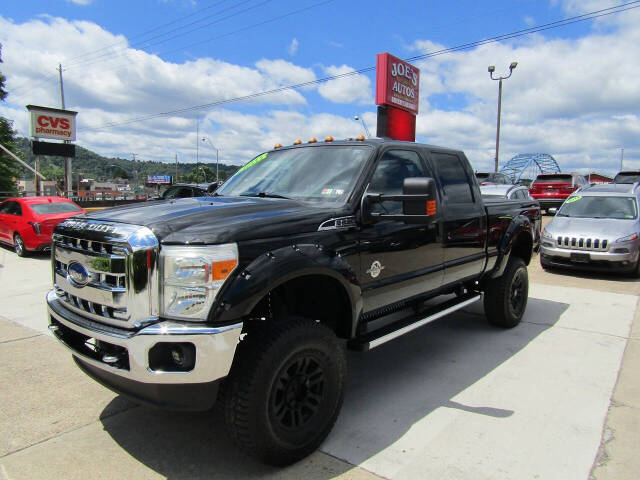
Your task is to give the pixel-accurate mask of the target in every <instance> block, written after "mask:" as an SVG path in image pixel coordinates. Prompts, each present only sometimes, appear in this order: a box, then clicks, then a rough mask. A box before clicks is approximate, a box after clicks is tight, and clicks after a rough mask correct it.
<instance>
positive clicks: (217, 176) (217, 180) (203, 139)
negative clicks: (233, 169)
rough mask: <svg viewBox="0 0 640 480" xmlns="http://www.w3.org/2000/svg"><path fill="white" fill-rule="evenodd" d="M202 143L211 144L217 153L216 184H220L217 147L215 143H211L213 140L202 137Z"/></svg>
mask: <svg viewBox="0 0 640 480" xmlns="http://www.w3.org/2000/svg"><path fill="white" fill-rule="evenodd" d="M202 141H203V142H209V145H211V148H213V149H214V150H215V151H216V182H219V181H220V176H219V175H218V149H217V148H216V147H215V145H214V144H213V143H211V140H209V137H202Z"/></svg>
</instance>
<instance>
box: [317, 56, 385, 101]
mask: <svg viewBox="0 0 640 480" xmlns="http://www.w3.org/2000/svg"><path fill="white" fill-rule="evenodd" d="M351 72H354V69H353V68H351V67H349V66H347V65H342V66H339V67H337V66H330V67H326V68H325V73H326V74H327V76H335V75H344V74H348V73H351ZM318 93H320V95H321V96H322V97H324V98H325V99H327V100H329V101H331V102H335V103H357V104H360V105H367V104H369V105H370V104H372V103H373V96H372V93H371V80H369V77H367V76H365V75H361V74H353V75H348V76H345V77H342V78H338V79H336V80H329V81H328V82H325V83H323V84H321V85H320V86H319V87H318Z"/></svg>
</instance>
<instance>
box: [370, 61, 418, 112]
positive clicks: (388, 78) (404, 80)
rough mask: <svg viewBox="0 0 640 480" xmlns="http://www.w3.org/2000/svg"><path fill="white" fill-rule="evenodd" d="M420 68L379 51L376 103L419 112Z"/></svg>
mask: <svg viewBox="0 0 640 480" xmlns="http://www.w3.org/2000/svg"><path fill="white" fill-rule="evenodd" d="M419 90H420V70H419V69H417V68H416V67H414V66H413V65H411V64H410V63H407V62H405V61H404V60H401V59H400V58H398V57H394V56H393V55H391V54H389V53H379V54H378V63H377V69H376V105H389V106H392V107H396V108H400V109H402V110H406V111H407V112H411V113H413V114H414V115H417V114H418V101H419V93H420V91H419Z"/></svg>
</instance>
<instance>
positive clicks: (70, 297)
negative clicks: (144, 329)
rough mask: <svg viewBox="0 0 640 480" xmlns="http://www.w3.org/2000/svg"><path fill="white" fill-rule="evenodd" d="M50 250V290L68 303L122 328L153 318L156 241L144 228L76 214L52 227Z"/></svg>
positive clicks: (80, 311)
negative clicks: (109, 222)
mask: <svg viewBox="0 0 640 480" xmlns="http://www.w3.org/2000/svg"><path fill="white" fill-rule="evenodd" d="M52 250H53V251H52V262H53V265H52V267H53V268H52V269H53V281H54V290H55V292H56V294H57V295H58V298H60V300H61V301H62V302H63V303H64V305H65V306H66V307H67V308H68V309H70V310H72V311H74V312H75V313H78V314H80V315H84V316H85V317H88V318H91V319H93V320H96V321H99V322H102V323H108V324H111V325H117V326H119V327H124V328H134V327H136V326H138V325H141V324H144V323H146V322H148V321H150V320H153V319H155V318H157V311H158V304H157V299H158V293H157V254H158V242H157V240H156V238H155V236H154V235H153V233H151V231H150V230H148V229H147V228H145V227H139V226H133V225H121V224H105V223H98V222H96V221H91V220H88V219H86V220H85V219H78V218H75V219H73V220H72V221H67V222H63V223H62V224H60V225H59V226H58V228H56V233H55V234H54V235H53V239H52ZM78 272H79V273H78Z"/></svg>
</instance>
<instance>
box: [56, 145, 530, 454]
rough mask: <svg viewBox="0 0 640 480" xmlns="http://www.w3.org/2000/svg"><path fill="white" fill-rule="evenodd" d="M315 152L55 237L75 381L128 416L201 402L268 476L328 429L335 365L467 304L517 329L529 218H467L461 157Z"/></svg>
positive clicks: (65, 339) (470, 197)
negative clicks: (127, 405)
mask: <svg viewBox="0 0 640 480" xmlns="http://www.w3.org/2000/svg"><path fill="white" fill-rule="evenodd" d="M331 140H332V139H331V138H330V137H328V138H327V139H326V141H325V142H310V143H306V144H298V145H293V146H289V147H284V148H282V147H281V148H277V149H275V150H273V151H270V152H267V153H264V154H262V155H259V156H258V157H256V158H254V159H253V160H252V161H250V162H249V163H247V164H246V165H245V166H244V167H242V168H241V169H240V170H238V172H237V173H236V174H235V175H234V176H233V177H232V178H231V179H230V180H228V181H227V182H226V183H225V184H224V185H223V186H222V187H221V188H220V189H219V190H218V191H217V192H216V193H215V194H214V197H202V198H189V199H176V200H169V201H157V202H150V203H148V204H145V205H144V206H137V205H130V206H123V207H118V208H112V209H109V210H104V211H101V212H94V213H91V214H88V215H86V216H83V217H74V218H73V219H69V220H67V221H66V222H64V223H62V224H60V225H59V226H58V227H57V229H56V231H55V235H54V238H53V242H52V263H53V268H52V270H53V282H54V288H53V290H52V291H51V292H50V293H49V294H48V296H47V303H48V312H49V321H50V329H51V330H52V331H53V333H54V335H55V336H56V338H57V339H58V340H60V341H61V342H62V343H63V344H64V345H66V346H67V347H68V348H69V349H70V350H71V352H72V354H73V358H74V360H75V361H76V363H77V364H78V366H79V367H80V368H81V369H82V370H83V371H85V372H86V373H87V374H88V375H90V376H91V377H93V378H94V379H95V380H97V381H98V382H100V383H102V384H103V385H105V386H107V387H109V388H111V389H113V390H114V391H116V392H119V393H121V394H123V395H126V396H128V397H130V398H133V399H134V400H136V401H138V402H141V403H147V404H152V405H155V406H159V407H164V408H170V409H192V410H207V409H209V408H211V407H212V406H213V404H214V403H215V402H216V400H217V401H218V402H219V405H220V406H221V409H222V411H223V412H224V413H223V415H224V418H225V423H226V425H227V429H228V431H229V434H230V436H231V438H232V439H233V440H234V441H235V442H236V443H237V444H238V445H239V446H240V447H241V448H243V449H244V450H245V451H247V452H249V453H250V454H252V455H254V456H256V457H258V458H259V459H261V460H262V461H265V462H268V463H271V464H276V465H284V464H288V463H291V462H294V461H296V460H298V459H300V458H302V457H303V456H305V455H307V454H309V453H310V452H312V451H313V450H314V449H316V448H317V447H318V445H320V443H321V442H322V441H323V439H324V438H325V437H326V436H327V434H328V433H329V431H330V430H331V428H332V426H333V424H334V423H335V421H336V418H337V417H338V413H339V411H340V408H341V404H342V399H343V394H344V385H345V378H346V372H347V366H346V356H345V355H346V353H345V350H346V348H351V349H354V350H360V351H365V350H368V349H371V348H375V347H377V346H378V345H380V344H382V343H384V342H387V341H389V340H392V339H394V338H396V337H398V336H399V335H402V334H405V333H408V332H411V331H412V330H413V329H415V328H417V327H420V326H422V325H424V324H426V323H428V322H430V321H432V320H435V319H437V318H440V317H442V316H444V315H447V314H448V313H451V312H453V311H455V310H458V309H460V308H463V307H465V306H467V305H469V304H471V303H473V302H476V301H478V300H480V299H481V298H482V297H483V294H484V306H485V312H486V316H487V318H488V320H489V322H491V323H492V324H494V325H496V326H498V327H504V328H510V327H514V326H515V325H517V324H518V323H519V322H520V319H521V318H522V315H523V313H524V311H525V308H526V305H527V295H528V276H527V268H526V265H527V264H528V263H529V261H530V259H531V256H532V252H533V251H534V250H535V249H536V247H537V245H538V242H539V231H540V208H539V206H538V204H537V203H536V202H535V201H502V202H493V203H487V204H485V203H483V201H482V198H481V196H480V190H479V188H478V185H477V182H476V180H475V176H474V173H473V170H472V169H471V167H470V165H469V163H468V161H467V159H466V157H465V155H464V154H463V153H462V152H461V151H457V150H451V149H445V148H438V147H433V146H428V145H421V144H416V143H409V142H398V141H390V140H366V141H365V140H362V139H360V140H348V141H340V142H333V141H331ZM436 297H438V298H436ZM440 298H443V300H442V301H438V299H440ZM427 300H430V302H429V303H428V305H426V304H425V302H426V301H427ZM434 305H435V306H434Z"/></svg>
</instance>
